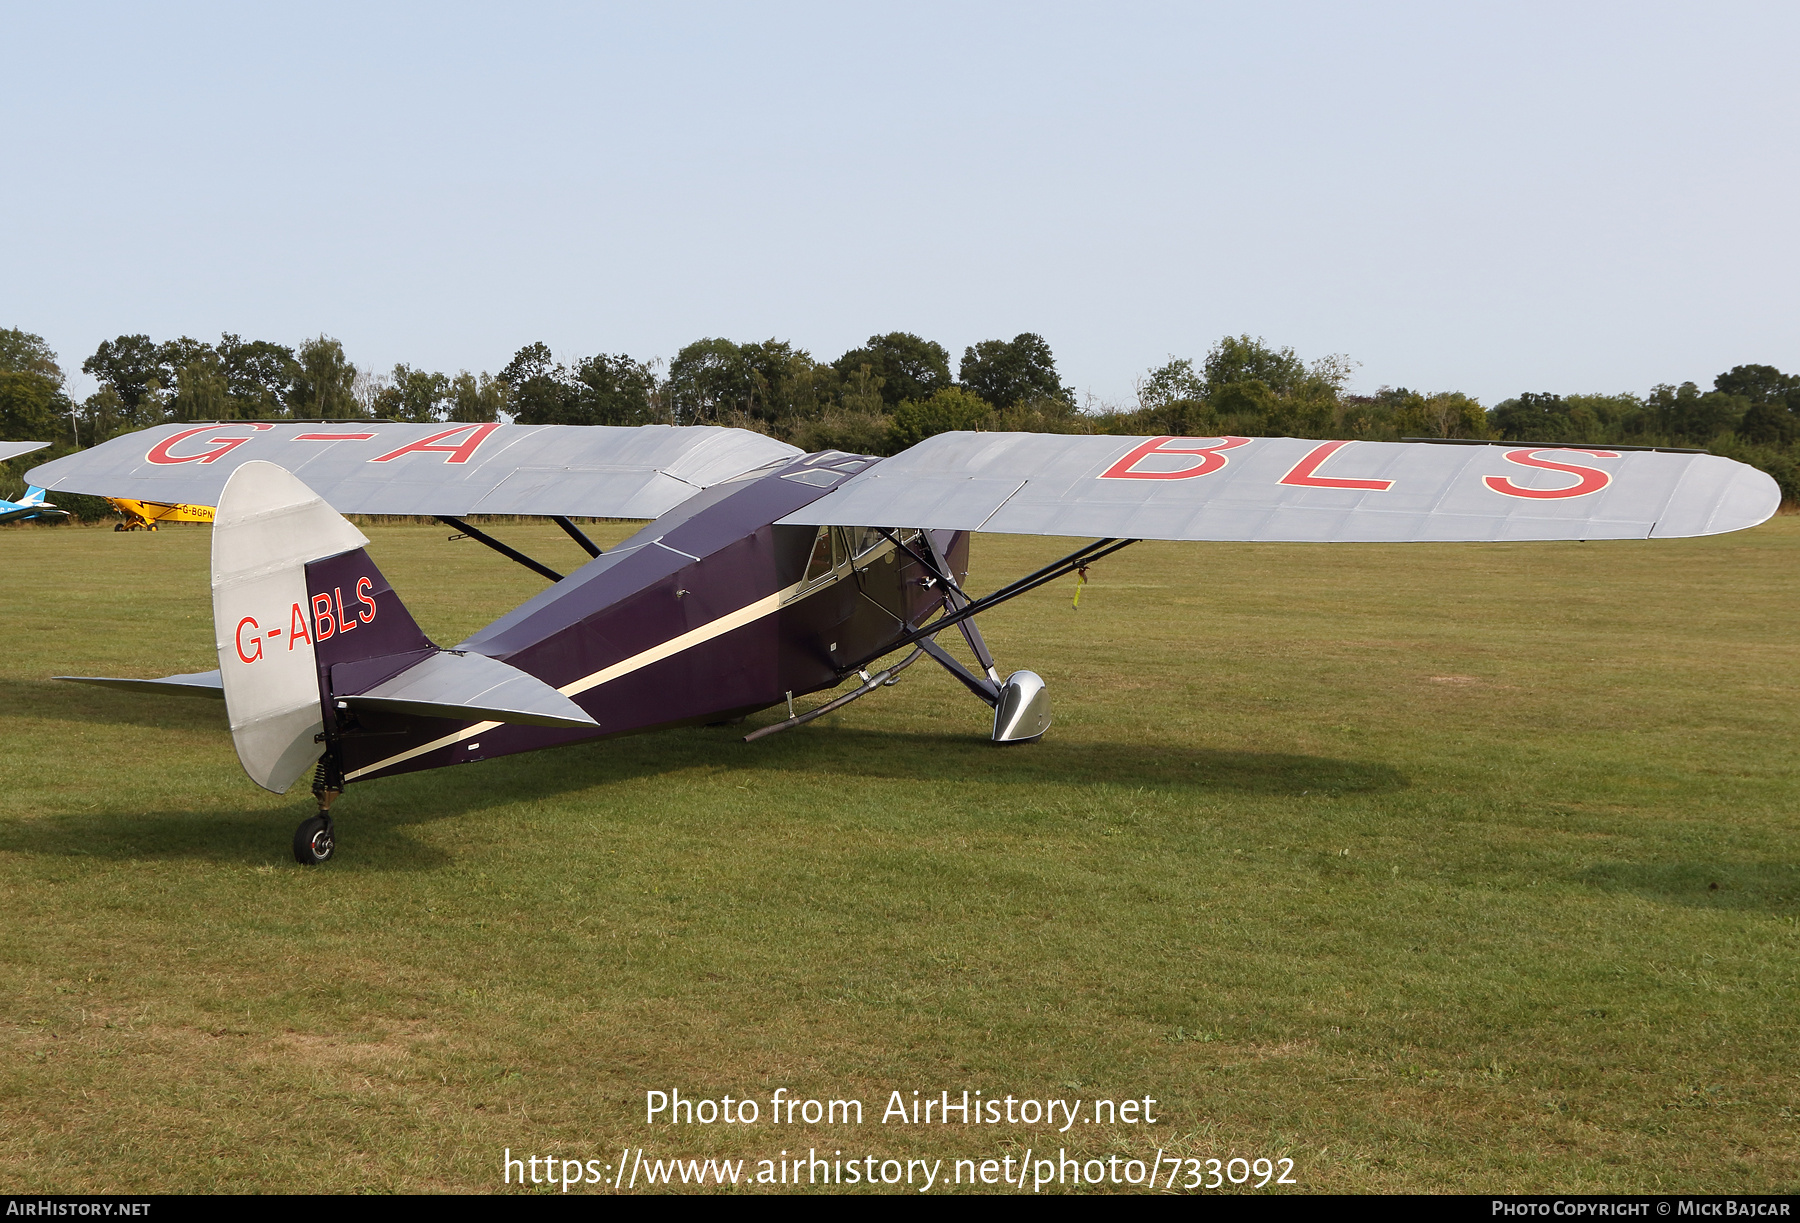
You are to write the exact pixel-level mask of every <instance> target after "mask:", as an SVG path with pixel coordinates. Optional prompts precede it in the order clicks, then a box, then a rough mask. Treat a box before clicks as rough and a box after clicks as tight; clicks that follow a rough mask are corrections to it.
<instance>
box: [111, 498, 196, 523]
mask: <svg viewBox="0 0 1800 1223" xmlns="http://www.w3.org/2000/svg"><path fill="white" fill-rule="evenodd" d="M107 500H109V501H111V502H112V507H113V509H115V510H117V511H118V513H119V517H120V519H121V520H122V521H120V522H118V523H116V524H115V525H114V526H113V530H115V531H154V530H156V528H157V525H158V524H159V523H164V522H211V521H212V520H213V507H212V506H210V505H181V504H179V503H174V504H172V503H170V502H167V501H134V500H132V499H131V498H130V497H109V498H107Z"/></svg>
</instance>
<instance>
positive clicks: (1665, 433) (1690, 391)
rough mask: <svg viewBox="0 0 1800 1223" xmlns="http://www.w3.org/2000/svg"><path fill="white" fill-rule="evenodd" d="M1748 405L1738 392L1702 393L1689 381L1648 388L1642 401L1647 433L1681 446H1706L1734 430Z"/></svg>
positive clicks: (1746, 410)
mask: <svg viewBox="0 0 1800 1223" xmlns="http://www.w3.org/2000/svg"><path fill="white" fill-rule="evenodd" d="M1749 407H1750V404H1749V403H1748V402H1747V401H1746V400H1745V399H1744V398H1743V397H1742V396H1740V395H1731V394H1727V393H1725V392H1723V391H1705V392H1702V391H1701V390H1700V388H1699V387H1697V386H1695V385H1694V384H1693V383H1692V382H1684V383H1682V384H1681V385H1680V386H1669V385H1668V384H1666V383H1664V384H1662V385H1659V386H1654V387H1652V388H1650V394H1649V395H1648V396H1647V397H1646V398H1645V400H1644V408H1645V412H1644V418H1645V424H1646V426H1647V428H1646V430H1645V431H1646V432H1647V433H1652V434H1654V435H1656V436H1658V437H1660V438H1661V439H1662V440H1664V441H1667V442H1671V443H1673V444H1675V445H1678V446H1681V445H1685V446H1707V445H1710V444H1711V442H1712V440H1713V439H1714V438H1716V437H1718V436H1719V435H1720V434H1722V433H1726V432H1729V431H1731V430H1734V429H1735V428H1736V427H1737V426H1738V424H1739V422H1740V421H1741V420H1742V419H1743V417H1744V416H1745V415H1746V413H1747V412H1748V409H1749Z"/></svg>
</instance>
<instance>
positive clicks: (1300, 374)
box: [1201, 335, 1307, 411]
mask: <svg viewBox="0 0 1800 1223" xmlns="http://www.w3.org/2000/svg"><path fill="white" fill-rule="evenodd" d="M1306 380H1307V368H1306V364H1305V363H1304V362H1303V361H1301V360H1300V358H1299V357H1297V356H1295V355H1294V350H1293V349H1292V348H1271V347H1269V345H1268V343H1267V342H1266V341H1264V340H1263V339H1262V338H1261V337H1258V338H1256V339H1254V340H1253V339H1251V338H1250V337H1249V336H1247V335H1240V336H1229V335H1228V336H1225V337H1224V338H1223V339H1221V340H1220V341H1219V342H1218V343H1216V344H1214V345H1213V346H1212V349H1211V350H1210V351H1209V352H1208V353H1207V354H1206V362H1205V365H1204V366H1203V373H1202V375H1201V382H1202V385H1203V386H1204V387H1205V389H1206V395H1207V398H1208V399H1211V398H1212V397H1214V396H1215V395H1217V394H1218V393H1219V392H1220V391H1222V390H1224V389H1225V388H1226V387H1228V386H1231V385H1232V384H1234V383H1239V382H1260V383H1262V384H1263V386H1264V387H1266V388H1267V389H1268V390H1269V392H1270V393H1271V394H1274V395H1288V394H1292V393H1294V392H1296V391H1298V390H1300V389H1301V386H1302V385H1303V384H1304V383H1305V382H1306ZM1214 406H1215V408H1217V407H1218V405H1216V404H1215V405H1214ZM1218 410H1220V411H1223V410H1224V409H1222V408H1221V409H1218Z"/></svg>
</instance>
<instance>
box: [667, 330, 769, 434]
mask: <svg viewBox="0 0 1800 1223" xmlns="http://www.w3.org/2000/svg"><path fill="white" fill-rule="evenodd" d="M755 394H756V376H755V373H754V371H753V370H752V369H751V368H750V364H749V362H748V361H746V360H745V359H744V353H743V350H742V349H740V348H739V347H738V345H736V344H734V343H732V342H731V341H730V340H725V339H705V340H696V341H694V342H693V343H692V344H689V345H688V346H687V347H685V348H683V349H682V350H681V351H680V352H678V353H676V354H675V359H674V360H673V361H671V362H669V399H670V406H671V409H672V411H673V413H674V416H675V423H676V424H678V425H707V424H717V423H719V422H720V421H721V420H728V419H730V418H732V417H734V416H746V417H747V416H748V415H749V412H750V404H751V402H752V400H753V399H754V398H755Z"/></svg>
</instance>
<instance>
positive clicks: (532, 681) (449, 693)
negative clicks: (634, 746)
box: [336, 651, 598, 728]
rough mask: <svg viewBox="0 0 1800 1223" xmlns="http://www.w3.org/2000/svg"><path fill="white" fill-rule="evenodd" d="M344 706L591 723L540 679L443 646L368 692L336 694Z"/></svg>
mask: <svg viewBox="0 0 1800 1223" xmlns="http://www.w3.org/2000/svg"><path fill="white" fill-rule="evenodd" d="M336 699H337V701H338V703H339V704H340V705H342V706H344V707H345V708H348V709H367V710H379V711H382V712H386V713H410V714H416V715H417V716H419V717H425V718H450V719H453V720H455V721H459V722H470V721H482V722H522V723H524V724H525V725H527V726H563V727H584V728H585V727H592V726H596V725H598V723H596V722H595V721H594V719H593V718H591V717H589V716H588V715H587V712H586V711H585V710H583V709H582V708H581V706H579V705H577V704H576V703H575V702H574V701H571V700H570V699H569V698H568V697H566V696H564V695H563V694H562V693H560V692H558V691H557V690H556V689H554V688H552V687H551V686H550V685H549V684H546V683H545V682H544V681H543V680H541V679H537V678H536V677H534V676H530V675H527V674H526V673H525V672H523V671H521V670H519V669H518V668H517V667H509V666H507V665H506V664H505V663H503V662H501V661H499V660H498V659H494V658H489V657H487V656H486V655H484V654H458V653H454V652H451V651H445V652H444V653H441V654H433V655H431V656H430V657H428V658H426V659H425V660H424V661H422V662H419V663H416V664H414V665H413V666H411V667H408V668H407V669H406V670H404V671H402V672H400V674H398V675H396V676H394V677H393V678H392V679H387V680H383V681H382V682H381V683H379V684H377V685H375V687H373V688H371V689H369V690H368V691H367V692H363V693H358V694H356V695H354V696H346V695H343V694H341V693H340V694H338V695H337V698H336Z"/></svg>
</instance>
